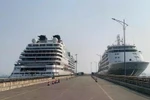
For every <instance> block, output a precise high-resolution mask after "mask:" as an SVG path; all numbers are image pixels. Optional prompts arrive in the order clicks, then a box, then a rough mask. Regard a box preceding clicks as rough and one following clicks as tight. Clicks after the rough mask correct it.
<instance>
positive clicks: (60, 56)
mask: <svg viewBox="0 0 150 100" xmlns="http://www.w3.org/2000/svg"><path fill="white" fill-rule="evenodd" d="M75 62H76V61H75V59H74V58H73V56H72V55H71V53H70V52H68V51H67V50H66V48H65V45H64V43H63V41H62V40H61V37H60V36H59V35H54V36H53V39H51V40H48V39H47V37H46V36H45V35H40V36H39V39H38V40H37V41H36V40H35V39H32V43H30V44H28V45H27V47H26V49H25V50H24V51H23V52H22V53H21V55H20V59H19V60H18V61H17V63H16V64H15V67H14V70H13V72H12V74H11V76H10V77H11V78H28V77H41V76H53V75H54V76H57V75H70V74H73V73H74V71H75Z"/></svg>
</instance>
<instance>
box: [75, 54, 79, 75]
mask: <svg viewBox="0 0 150 100" xmlns="http://www.w3.org/2000/svg"><path fill="white" fill-rule="evenodd" d="M75 55H76V73H77V63H78V60H77V56H78V54H75Z"/></svg>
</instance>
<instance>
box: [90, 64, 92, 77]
mask: <svg viewBox="0 0 150 100" xmlns="http://www.w3.org/2000/svg"><path fill="white" fill-rule="evenodd" d="M90 67H91V74H92V62H91V65H90Z"/></svg>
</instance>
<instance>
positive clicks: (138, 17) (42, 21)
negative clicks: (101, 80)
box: [0, 0, 150, 75]
mask: <svg viewBox="0 0 150 100" xmlns="http://www.w3.org/2000/svg"><path fill="white" fill-rule="evenodd" d="M149 4H150V1H149V0H144V1H142V0H132V1H131V0H124V1H120V0H105V1H104V0H32V1H29V0H13V1H11V0H1V1H0V42H1V44H0V46H1V49H0V74H10V73H11V72H12V71H13V68H14V63H15V62H16V61H17V60H18V59H19V56H20V54H21V52H22V51H23V50H24V49H25V48H26V46H27V44H29V43H31V40H32V39H33V38H37V36H38V35H41V34H43V35H46V36H47V37H48V38H49V39H50V38H51V37H52V36H53V35H55V34H59V35H60V36H61V38H62V40H63V42H64V43H65V45H66V47H67V49H68V50H69V51H70V52H71V53H72V54H73V55H75V54H76V53H77V54H78V71H84V72H86V73H89V72H90V62H92V63H93V64H92V70H93V71H95V70H96V64H95V62H98V61H99V57H98V56H97V55H96V54H101V55H102V54H103V53H104V51H105V50H106V48H107V46H108V45H112V44H114V43H115V40H116V36H117V35H118V34H120V35H121V37H122V36H123V35H122V34H123V31H122V26H121V25H120V24H119V23H117V22H115V21H113V20H112V19H111V18H116V19H119V20H123V19H125V20H126V23H127V24H128V25H129V26H128V27H127V29H126V39H127V40H126V42H127V44H135V45H136V46H137V48H138V50H139V51H142V55H143V57H144V59H145V61H148V62H149V61H150V55H149V54H150V45H149V44H148V43H150V39H149V37H150V34H149V33H150V13H149V9H150V6H149ZM74 57H75V56H74ZM144 73H146V74H147V75H150V65H149V66H148V67H147V69H146V70H145V71H144Z"/></svg>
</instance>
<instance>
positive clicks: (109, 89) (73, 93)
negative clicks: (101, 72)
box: [0, 76, 150, 100]
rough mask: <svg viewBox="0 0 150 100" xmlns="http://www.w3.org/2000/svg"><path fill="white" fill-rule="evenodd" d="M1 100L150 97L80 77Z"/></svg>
mask: <svg viewBox="0 0 150 100" xmlns="http://www.w3.org/2000/svg"><path fill="white" fill-rule="evenodd" d="M0 100H150V97H148V96H145V95H142V94H140V93H137V92H134V91H132V90H130V89H127V88H124V87H122V86H118V85H115V84H113V83H110V82H107V81H105V80H102V79H98V83H96V82H95V81H94V80H93V79H92V78H91V77H90V76H80V77H76V78H72V79H69V80H61V82H60V83H58V84H55V85H50V86H47V83H42V84H38V85H33V86H28V87H23V88H18V89H13V90H9V91H4V92H0Z"/></svg>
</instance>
